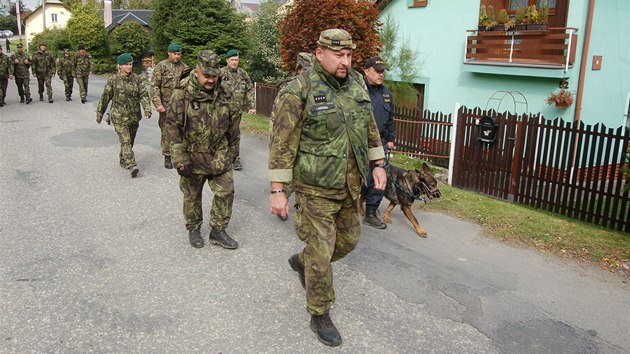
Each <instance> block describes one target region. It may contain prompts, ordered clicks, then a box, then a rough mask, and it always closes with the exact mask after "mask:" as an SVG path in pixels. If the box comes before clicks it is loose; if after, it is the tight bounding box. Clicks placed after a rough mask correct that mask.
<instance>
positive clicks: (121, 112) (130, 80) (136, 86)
mask: <svg viewBox="0 0 630 354" xmlns="http://www.w3.org/2000/svg"><path fill="white" fill-rule="evenodd" d="M109 101H112V106H111V107H110V109H109V115H110V119H111V121H112V123H114V124H116V123H121V122H126V121H129V120H131V121H136V122H138V121H140V119H141V118H142V112H141V111H140V106H142V109H143V110H144V112H145V114H147V113H149V114H150V113H151V102H150V100H149V93H148V91H147V89H146V87H145V85H144V83H143V82H142V78H140V76H138V75H136V74H134V73H130V74H129V75H125V74H123V73H122V72H121V71H118V73H117V74H114V75H112V77H110V78H109V79H108V80H107V83H106V84H105V88H104V89H103V95H102V96H101V100H100V102H99V103H98V107H97V108H96V115H97V117H103V114H105V111H106V110H107V105H108V104H109Z"/></svg>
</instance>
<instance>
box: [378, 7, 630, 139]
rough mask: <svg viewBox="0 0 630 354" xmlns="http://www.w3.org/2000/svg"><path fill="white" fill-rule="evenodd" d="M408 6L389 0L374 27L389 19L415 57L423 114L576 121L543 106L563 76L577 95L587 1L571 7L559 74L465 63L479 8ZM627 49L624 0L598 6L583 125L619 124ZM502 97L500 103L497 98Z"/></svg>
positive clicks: (628, 86)
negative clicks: (597, 63)
mask: <svg viewBox="0 0 630 354" xmlns="http://www.w3.org/2000/svg"><path fill="white" fill-rule="evenodd" d="M407 3H408V2H407V1H406V0H393V1H392V2H390V3H389V4H388V5H387V6H386V7H385V9H383V11H382V13H381V20H382V21H383V22H384V20H385V17H386V16H388V15H390V16H392V17H393V18H395V19H396V21H397V22H398V25H399V31H398V35H399V38H400V37H402V38H404V39H408V40H409V42H410V43H411V44H412V46H413V47H414V48H415V49H416V50H418V51H419V53H420V55H419V57H418V58H417V60H416V62H417V64H418V65H419V67H420V77H418V78H417V79H416V80H414V81H415V82H416V83H422V84H425V96H424V107H425V109H428V110H431V111H441V112H445V113H446V112H452V111H453V110H454V108H455V105H456V103H460V104H462V105H465V106H468V107H481V108H482V109H483V108H489V109H490V108H492V109H495V110H499V111H510V112H514V113H519V114H520V113H542V114H543V115H544V116H545V117H546V118H555V117H562V118H563V119H565V120H573V119H574V118H575V107H576V104H573V105H572V106H570V107H569V108H567V109H561V108H556V107H555V106H549V105H547V104H546V103H545V102H544V100H545V98H546V97H547V95H548V94H549V93H550V92H552V91H556V90H558V85H559V83H560V80H561V79H562V77H563V76H566V77H567V78H568V82H569V90H571V91H574V92H575V91H576V90H577V86H578V77H579V72H580V60H581V57H582V48H583V45H584V37H585V36H584V34H585V27H586V19H587V12H588V0H571V1H570V9H569V13H568V18H567V27H575V28H577V29H578V31H577V35H578V41H577V42H578V44H577V52H576V60H575V63H574V64H573V68H570V69H569V70H568V71H567V72H566V73H564V71H563V70H561V69H541V68H523V67H498V66H488V65H471V64H464V53H465V45H466V35H467V32H466V31H467V30H472V29H475V28H477V19H478V13H479V1H460V0H429V3H428V5H427V6H426V7H418V8H412V7H408V5H407ZM629 42H630V1H628V0H597V1H596V7H595V11H594V15H593V28H592V32H591V41H590V48H589V52H588V58H587V60H586V71H585V80H584V90H583V101H582V112H581V117H580V119H581V120H582V121H583V122H584V123H585V124H596V123H599V122H602V123H604V124H606V126H608V127H619V126H620V125H624V124H625V123H626V116H625V115H626V114H627V109H628V99H629V97H630V44H629ZM593 55H601V56H603V60H602V68H601V70H597V71H594V70H591V62H592V58H593ZM390 79H394V80H395V79H396V77H395V76H392V77H390ZM497 91H516V92H512V93H511V94H505V93H497ZM501 97H503V100H500V99H498V98H501ZM513 97H514V99H513ZM525 102H526V104H525Z"/></svg>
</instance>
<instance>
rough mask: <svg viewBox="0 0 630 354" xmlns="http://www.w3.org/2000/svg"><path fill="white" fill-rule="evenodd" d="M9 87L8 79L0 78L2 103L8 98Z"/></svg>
mask: <svg viewBox="0 0 630 354" xmlns="http://www.w3.org/2000/svg"><path fill="white" fill-rule="evenodd" d="M8 86H9V78H8V77H0V101H4V98H5V97H7V87H8Z"/></svg>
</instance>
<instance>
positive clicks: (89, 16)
mask: <svg viewBox="0 0 630 354" xmlns="http://www.w3.org/2000/svg"><path fill="white" fill-rule="evenodd" d="M67 28H68V37H69V38H70V43H72V46H73V47H74V48H76V46H77V45H79V43H83V44H84V45H85V49H87V50H88V51H90V52H92V54H93V55H97V56H103V55H106V54H107V31H106V30H105V23H104V22H103V19H102V18H101V15H100V13H99V12H98V11H97V10H96V8H95V7H93V6H91V5H86V6H75V7H74V9H73V11H72V15H71V16H70V19H69V20H68V27H67Z"/></svg>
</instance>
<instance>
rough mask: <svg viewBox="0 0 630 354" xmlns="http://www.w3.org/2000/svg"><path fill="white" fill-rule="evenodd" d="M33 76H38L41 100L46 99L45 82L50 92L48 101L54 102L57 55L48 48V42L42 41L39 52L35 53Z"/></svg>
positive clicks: (38, 90)
mask: <svg viewBox="0 0 630 354" xmlns="http://www.w3.org/2000/svg"><path fill="white" fill-rule="evenodd" d="M31 62H32V64H33V70H32V71H33V76H35V77H36V78H37V92H38V93H39V100H40V101H43V100H44V84H45V85H46V92H47V93H48V102H49V103H53V98H52V97H53V92H52V84H51V80H52V78H53V77H54V76H55V57H53V55H52V53H50V52H49V51H48V49H46V43H44V42H40V43H39V46H38V49H37V52H35V54H34V55H33V60H32V61H31Z"/></svg>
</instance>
